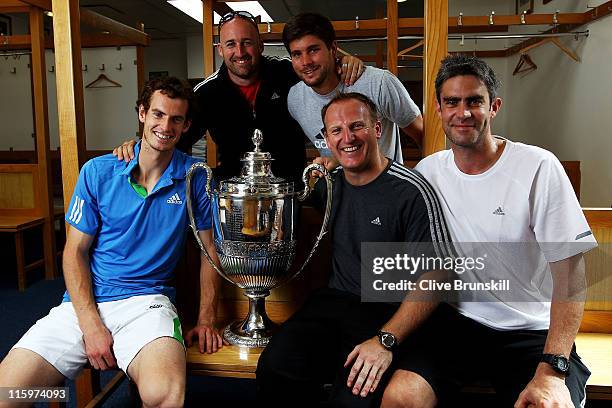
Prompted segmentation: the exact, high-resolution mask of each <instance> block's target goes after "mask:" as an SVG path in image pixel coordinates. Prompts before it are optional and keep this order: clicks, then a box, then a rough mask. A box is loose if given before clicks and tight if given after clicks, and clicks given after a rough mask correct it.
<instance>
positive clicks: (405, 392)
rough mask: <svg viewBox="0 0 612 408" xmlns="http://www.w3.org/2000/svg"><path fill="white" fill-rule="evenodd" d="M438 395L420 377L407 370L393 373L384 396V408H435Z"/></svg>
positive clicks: (382, 404) (382, 405)
mask: <svg viewBox="0 0 612 408" xmlns="http://www.w3.org/2000/svg"><path fill="white" fill-rule="evenodd" d="M436 403H437V399H436V394H435V393H434V390H433V388H431V386H430V385H429V383H428V382H427V381H426V380H425V379H424V378H423V377H421V376H420V375H418V374H416V373H413V372H411V371H406V370H397V371H395V373H393V376H392V377H391V380H390V381H389V384H388V385H387V388H385V392H384V394H383V398H382V403H381V407H382V408H396V407H402V408H433V407H435V405H436Z"/></svg>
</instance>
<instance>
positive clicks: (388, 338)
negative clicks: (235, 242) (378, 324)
mask: <svg viewBox="0 0 612 408" xmlns="http://www.w3.org/2000/svg"><path fill="white" fill-rule="evenodd" d="M380 341H381V343H382V344H383V346H385V347H386V348H391V347H393V346H394V345H395V339H394V338H393V336H392V335H390V334H389V333H385V334H383V335H382V336H381V339H380Z"/></svg>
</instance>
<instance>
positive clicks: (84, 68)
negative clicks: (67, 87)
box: [83, 64, 88, 72]
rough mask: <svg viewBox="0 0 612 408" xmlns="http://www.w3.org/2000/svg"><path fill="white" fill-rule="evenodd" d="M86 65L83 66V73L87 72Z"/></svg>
mask: <svg viewBox="0 0 612 408" xmlns="http://www.w3.org/2000/svg"><path fill="white" fill-rule="evenodd" d="M87 69H88V68H87V64H85V66H84V67H83V72H87Z"/></svg>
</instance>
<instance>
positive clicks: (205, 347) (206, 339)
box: [185, 322, 228, 354]
mask: <svg viewBox="0 0 612 408" xmlns="http://www.w3.org/2000/svg"><path fill="white" fill-rule="evenodd" d="M194 338H195V339H196V340H197V342H198V348H199V350H200V353H204V352H206V353H207V354H211V353H216V352H217V351H218V350H219V349H220V348H221V347H223V344H226V345H227V344H228V343H227V342H226V341H225V340H223V338H222V337H221V335H220V334H219V331H218V330H217V329H215V327H214V324H213V323H210V322H198V325H197V326H196V327H194V328H193V329H191V330H189V331H188V332H187V335H186V336H185V342H186V343H187V347H190V346H191V345H192V344H193V343H194Z"/></svg>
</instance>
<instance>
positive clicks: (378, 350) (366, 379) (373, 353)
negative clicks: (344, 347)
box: [344, 337, 393, 397]
mask: <svg viewBox="0 0 612 408" xmlns="http://www.w3.org/2000/svg"><path fill="white" fill-rule="evenodd" d="M392 360H393V353H391V352H390V351H389V350H387V349H386V348H384V347H383V346H382V344H380V341H379V340H378V337H373V338H371V339H369V340H366V341H364V342H363V343H361V344H359V345H357V346H355V348H354V349H353V351H351V354H349V355H348V357H347V358H346V362H345V363H344V367H348V366H349V365H350V364H351V363H353V367H352V368H351V371H350V373H349V376H348V380H347V382H346V385H347V386H348V387H349V388H350V387H352V388H353V394H354V395H360V396H362V397H365V396H367V395H368V393H369V392H374V391H375V390H376V387H378V383H379V382H380V379H381V378H382V375H383V373H384V372H385V371H386V370H387V368H389V365H391V361H392Z"/></svg>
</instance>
